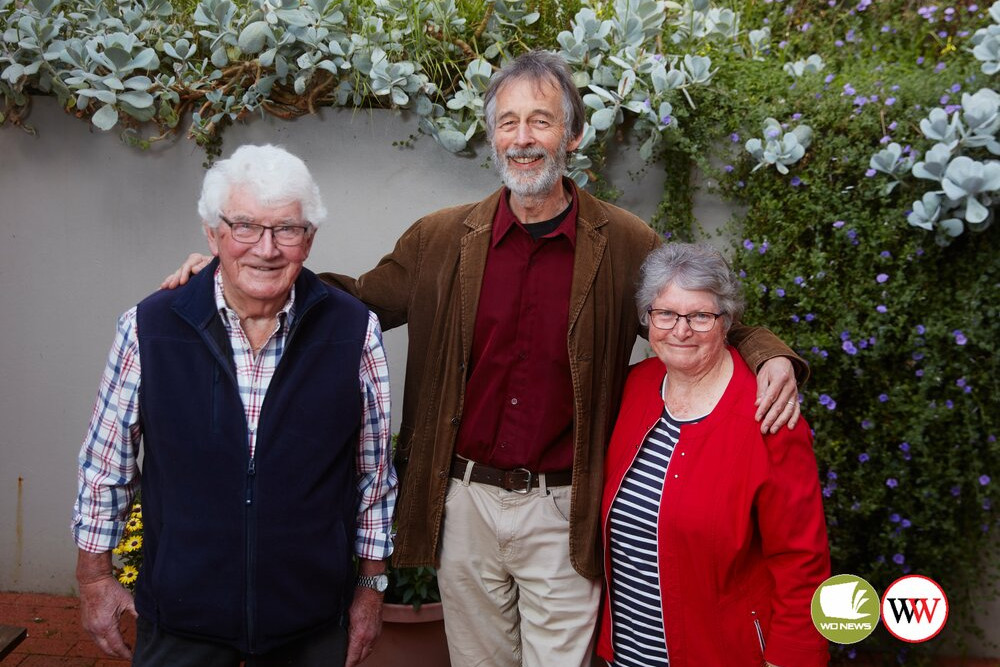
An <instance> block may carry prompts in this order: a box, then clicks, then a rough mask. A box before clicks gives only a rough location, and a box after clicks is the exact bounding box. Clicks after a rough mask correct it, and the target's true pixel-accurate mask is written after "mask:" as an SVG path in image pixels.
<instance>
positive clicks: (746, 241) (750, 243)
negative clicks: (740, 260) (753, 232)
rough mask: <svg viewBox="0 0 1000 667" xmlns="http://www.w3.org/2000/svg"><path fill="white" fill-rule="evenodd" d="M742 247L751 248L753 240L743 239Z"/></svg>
mask: <svg viewBox="0 0 1000 667" xmlns="http://www.w3.org/2000/svg"><path fill="white" fill-rule="evenodd" d="M743 247H744V248H746V249H747V250H753V241H751V240H750V239H743Z"/></svg>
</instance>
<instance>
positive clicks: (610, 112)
mask: <svg viewBox="0 0 1000 667" xmlns="http://www.w3.org/2000/svg"><path fill="white" fill-rule="evenodd" d="M617 111H618V110H617V109H616V108H614V107H608V108H606V109H599V110H597V111H595V112H594V114H593V115H592V116H591V117H590V124H591V125H593V126H594V129H595V130H597V131H599V132H602V131H604V130H606V129H608V128H609V127H611V125H612V124H613V123H614V122H615V115H616V113H617Z"/></svg>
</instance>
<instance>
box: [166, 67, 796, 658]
mask: <svg viewBox="0 0 1000 667" xmlns="http://www.w3.org/2000/svg"><path fill="white" fill-rule="evenodd" d="M484 102H485V111H486V128H487V134H488V138H489V141H490V144H491V146H492V150H493V162H494V164H495V165H496V168H497V170H498V172H499V174H500V177H501V179H502V180H503V183H504V187H503V188H501V189H500V190H498V191H496V192H495V193H493V194H492V195H490V196H489V197H487V198H486V199H484V200H483V201H480V202H477V203H473V204H466V205H462V206H456V207H452V208H448V209H444V210H441V211H437V212H435V213H432V214H430V215H427V216H425V217H423V218H421V219H420V220H418V221H417V222H416V223H414V224H413V225H412V226H411V227H410V228H409V229H408V230H407V231H406V232H405V233H404V234H403V236H402V237H401V238H400V239H399V240H398V241H397V243H396V246H395V248H394V249H393V250H392V252H390V253H389V254H388V255H386V256H385V257H384V258H383V259H382V260H381V261H380V262H379V264H378V265H377V266H376V267H375V268H374V269H372V270H371V271H369V272H367V273H365V274H363V275H361V276H359V277H358V278H357V279H354V278H351V277H348V276H343V275H336V274H329V273H328V274H321V275H320V277H321V278H323V279H324V280H327V281H329V282H332V283H334V284H337V285H339V286H340V287H342V288H344V289H345V290H347V291H349V292H351V293H352V294H354V295H355V296H357V297H358V298H360V299H361V300H362V301H363V302H365V303H366V304H367V305H368V307H369V308H370V309H371V310H372V311H374V312H375V313H376V314H377V315H378V316H379V319H380V322H381V325H382V328H383V329H391V328H393V327H397V326H401V325H403V324H406V325H408V330H407V332H408V337H409V354H408V357H407V365H406V382H405V393H404V396H403V415H402V420H401V426H400V432H399V441H398V444H397V448H396V465H397V468H398V469H399V473H400V475H401V476H402V479H403V483H402V491H401V494H400V498H399V502H398V504H397V514H396V521H397V526H398V534H397V537H396V541H395V551H394V563H395V565H397V566H417V565H436V566H438V568H439V570H438V580H439V584H440V588H441V596H442V601H443V603H444V612H445V627H446V630H447V635H448V643H449V648H450V653H451V663H452V665H454V666H455V667H465V666H472V665H491V666H497V667H517V666H519V665H529V666H532V667H542V666H544V667H551V666H552V665H559V667H577V666H580V667H584V666H587V665H589V664H590V660H591V653H592V646H593V637H594V629H595V624H596V620H597V611H598V603H599V599H600V588H601V582H600V576H601V572H602V562H601V557H600V554H599V540H598V539H597V536H598V525H599V516H600V499H601V485H602V476H603V465H604V449H605V446H606V444H607V441H608V438H609V436H610V433H611V428H612V426H613V424H614V421H615V416H616V414H617V410H618V403H619V399H620V398H621V392H622V387H623V385H624V382H625V377H626V375H627V372H628V365H629V359H630V356H631V352H632V347H633V344H634V343H635V340H636V336H637V335H638V334H639V333H640V325H639V319H638V316H637V314H636V311H635V306H634V299H633V296H634V290H635V285H636V282H637V278H638V273H639V267H640V265H641V264H642V262H643V260H644V259H645V257H646V255H647V254H648V253H649V252H650V251H651V250H653V249H654V248H655V247H657V246H658V245H659V243H660V238H659V236H658V235H657V234H656V233H655V232H653V230H651V229H650V228H649V226H648V225H647V224H646V223H644V222H643V221H642V220H640V219H639V218H637V217H636V216H634V215H632V214H631V213H628V212H627V211H624V210H622V209H620V208H617V207H615V206H612V205H610V204H607V203H605V202H602V201H600V200H598V199H596V198H595V197H593V196H591V195H590V194H588V193H587V192H585V191H582V190H579V189H577V187H576V186H575V185H574V184H573V183H572V182H571V181H570V180H569V179H566V178H564V177H563V172H564V171H565V168H566V154H567V152H569V151H573V150H575V149H576V148H577V146H578V145H579V144H580V140H581V138H582V135H583V126H584V109H583V103H582V101H581V99H580V94H579V92H578V91H577V89H576V86H575V85H574V83H573V80H572V76H571V73H570V71H569V69H568V67H567V66H566V64H565V62H564V61H563V60H562V59H561V58H560V57H559V56H557V55H554V54H551V53H547V52H542V51H533V52H530V53H525V54H523V55H521V56H519V57H517V58H515V59H514V60H512V61H510V62H508V63H507V64H506V65H504V67H503V68H502V69H501V70H500V71H498V72H497V73H496V74H495V75H494V76H493V78H492V79H491V80H490V85H489V88H488V89H487V91H486V95H485V99H484ZM191 263H192V260H189V262H188V264H186V265H185V267H182V269H181V270H180V271H179V272H178V274H176V275H175V277H174V280H176V279H178V278H180V277H181V276H182V275H183V276H184V277H186V275H187V268H188V267H189V265H190V264H191ZM730 339H731V341H732V342H733V343H734V344H735V345H736V346H737V348H738V349H739V350H740V353H741V354H742V355H743V357H744V358H745V359H746V360H747V363H748V365H749V366H750V367H751V368H753V369H755V370H757V371H759V375H758V382H759V389H758V394H759V396H760V401H759V403H760V407H759V410H758V414H757V418H758V420H761V419H763V421H762V422H761V424H762V426H761V428H762V430H774V431H776V430H777V429H778V428H779V427H781V426H783V425H784V424H786V423H788V424H789V425H791V426H794V423H795V421H796V420H797V419H798V405H797V402H796V401H794V400H793V399H794V398H795V396H796V389H797V388H796V383H795V377H794V372H793V371H794V370H798V371H801V372H802V376H803V377H804V375H805V373H806V372H807V371H806V367H805V364H804V362H802V361H801V360H800V359H798V358H797V357H795V355H794V354H793V353H792V351H791V350H790V349H788V347H786V346H785V345H784V344H783V343H781V341H780V340H778V339H777V338H776V337H775V336H774V335H773V334H771V333H770V332H768V331H766V330H762V329H751V328H748V327H741V326H738V325H734V327H733V330H732V332H731V335H730ZM790 359H792V360H794V361H795V363H796V364H797V368H793V364H792V362H791V361H790Z"/></svg>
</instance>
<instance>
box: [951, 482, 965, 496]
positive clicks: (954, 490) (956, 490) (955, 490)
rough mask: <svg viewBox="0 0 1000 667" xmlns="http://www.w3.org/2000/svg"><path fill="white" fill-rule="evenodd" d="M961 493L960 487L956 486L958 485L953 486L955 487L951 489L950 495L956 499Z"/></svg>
mask: <svg viewBox="0 0 1000 667" xmlns="http://www.w3.org/2000/svg"><path fill="white" fill-rule="evenodd" d="M961 493H962V487H960V486H958V485H955V486H953V487H951V495H953V496H955V497H956V498H958V496H959V495H960V494H961Z"/></svg>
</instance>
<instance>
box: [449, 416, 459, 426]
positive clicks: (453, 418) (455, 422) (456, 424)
mask: <svg viewBox="0 0 1000 667" xmlns="http://www.w3.org/2000/svg"><path fill="white" fill-rule="evenodd" d="M458 422H459V419H458V417H452V418H451V425H452V426H458Z"/></svg>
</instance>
